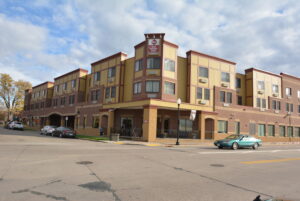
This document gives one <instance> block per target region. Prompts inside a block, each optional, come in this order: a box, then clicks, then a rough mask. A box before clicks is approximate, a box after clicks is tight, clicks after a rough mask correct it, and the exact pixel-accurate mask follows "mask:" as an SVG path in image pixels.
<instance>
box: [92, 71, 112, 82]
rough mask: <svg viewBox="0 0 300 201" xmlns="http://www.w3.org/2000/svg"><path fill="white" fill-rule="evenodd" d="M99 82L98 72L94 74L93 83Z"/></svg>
mask: <svg viewBox="0 0 300 201" xmlns="http://www.w3.org/2000/svg"><path fill="white" fill-rule="evenodd" d="M108 73H109V69H108ZM99 80H100V71H98V72H95V73H94V82H96V81H99Z"/></svg>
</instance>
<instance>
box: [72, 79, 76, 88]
mask: <svg viewBox="0 0 300 201" xmlns="http://www.w3.org/2000/svg"><path fill="white" fill-rule="evenodd" d="M71 86H72V88H75V87H76V80H72V81H71Z"/></svg>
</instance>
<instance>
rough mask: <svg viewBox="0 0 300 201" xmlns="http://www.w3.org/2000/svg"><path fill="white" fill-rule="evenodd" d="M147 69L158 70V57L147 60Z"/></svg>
mask: <svg viewBox="0 0 300 201" xmlns="http://www.w3.org/2000/svg"><path fill="white" fill-rule="evenodd" d="M147 68H148V69H160V58H159V57H152V58H147Z"/></svg>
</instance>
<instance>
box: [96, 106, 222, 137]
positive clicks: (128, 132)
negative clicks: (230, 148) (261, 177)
mask: <svg viewBox="0 0 300 201" xmlns="http://www.w3.org/2000/svg"><path fill="white" fill-rule="evenodd" d="M175 104H176V103H175ZM179 111H180V116H179V123H178V120H177V115H178V113H177V112H178V110H177V107H168V106H159V105H141V106H133V107H122V108H115V109H108V110H107V111H106V112H105V113H102V114H100V116H102V115H105V116H107V121H106V122H107V127H106V128H107V135H108V136H109V135H111V134H112V133H118V134H120V137H121V138H126V139H133V140H142V141H147V142H154V141H157V140H161V139H170V140H171V139H176V138H177V129H179V138H181V139H190V140H198V141H199V140H212V139H214V135H215V133H216V130H217V120H216V113H214V112H206V111H202V110H198V111H196V117H195V119H194V120H190V113H191V110H190V109H189V108H186V107H182V108H180V110H179Z"/></svg>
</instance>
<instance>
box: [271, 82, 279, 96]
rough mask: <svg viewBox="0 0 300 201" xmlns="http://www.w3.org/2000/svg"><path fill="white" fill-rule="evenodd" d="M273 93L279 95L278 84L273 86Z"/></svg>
mask: <svg viewBox="0 0 300 201" xmlns="http://www.w3.org/2000/svg"><path fill="white" fill-rule="evenodd" d="M272 92H273V93H276V94H278V93H279V87H278V85H277V84H273V85H272Z"/></svg>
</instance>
